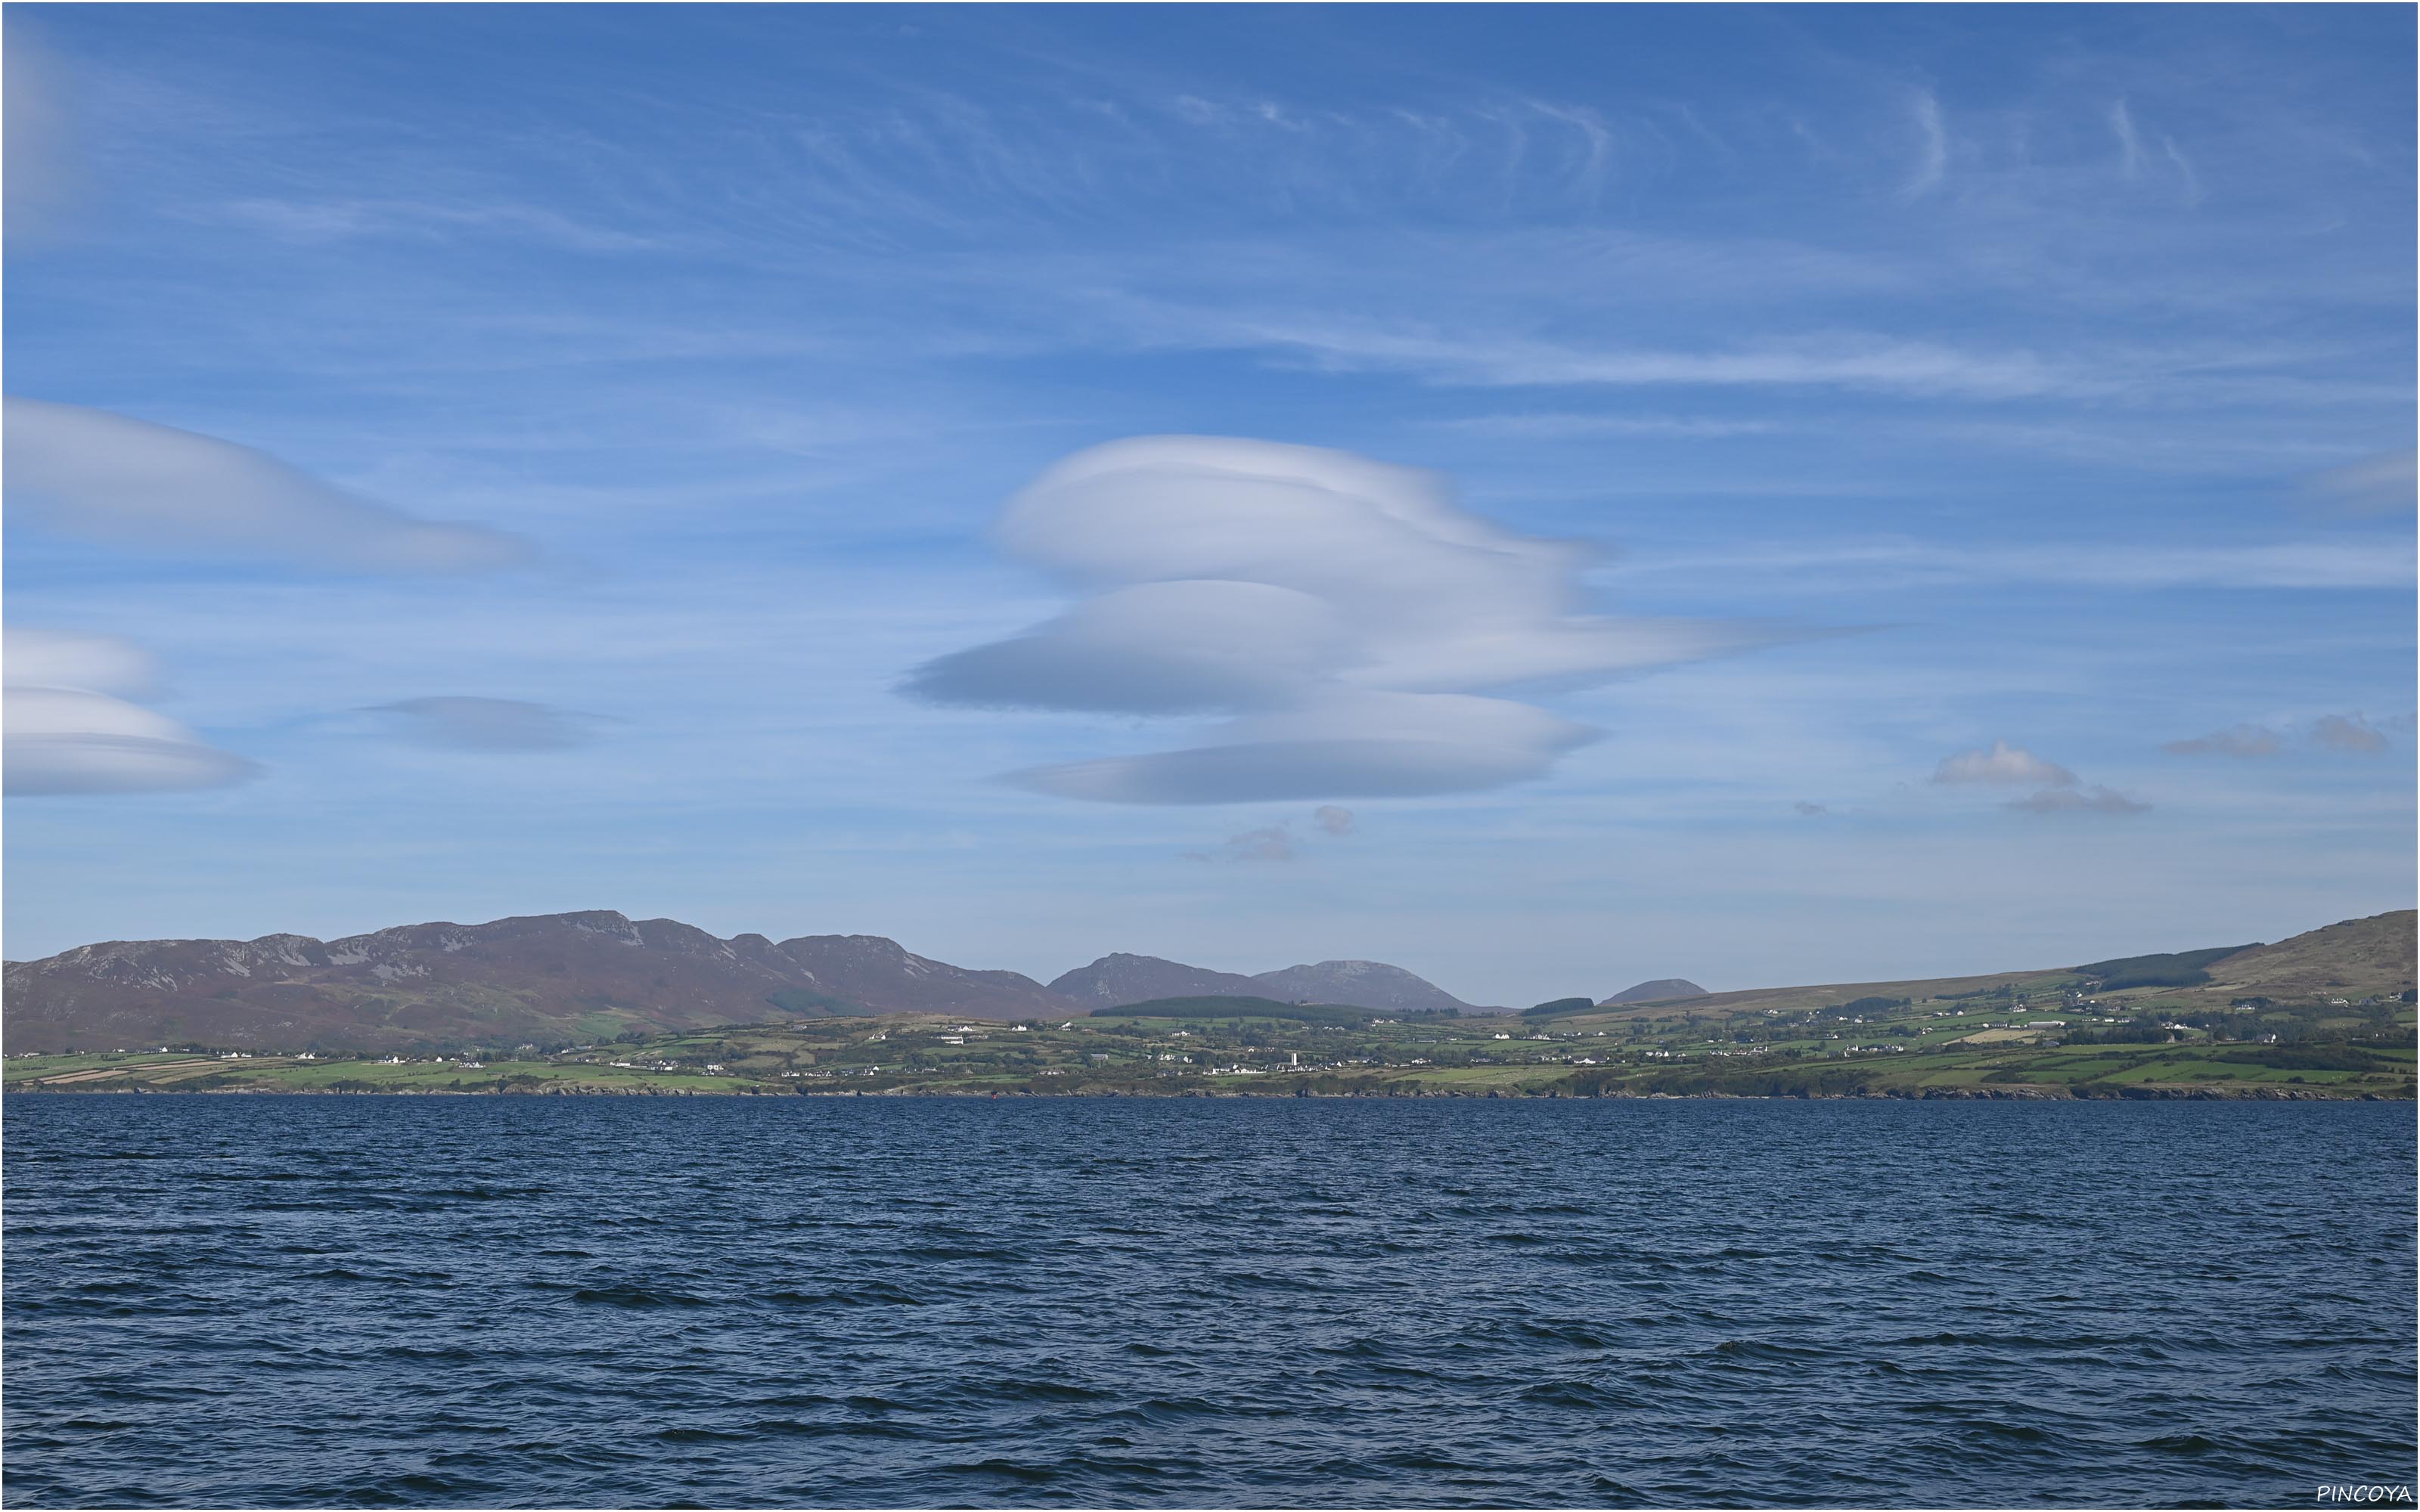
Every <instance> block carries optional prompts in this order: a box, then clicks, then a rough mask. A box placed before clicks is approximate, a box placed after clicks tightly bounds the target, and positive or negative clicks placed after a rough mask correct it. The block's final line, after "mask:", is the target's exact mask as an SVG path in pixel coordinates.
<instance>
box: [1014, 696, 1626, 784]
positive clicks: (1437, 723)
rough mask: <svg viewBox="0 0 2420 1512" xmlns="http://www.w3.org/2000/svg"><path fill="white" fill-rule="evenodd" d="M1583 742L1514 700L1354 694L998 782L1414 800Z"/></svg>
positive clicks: (1545, 765)
mask: <svg viewBox="0 0 2420 1512" xmlns="http://www.w3.org/2000/svg"><path fill="white" fill-rule="evenodd" d="M1595 738H1596V733H1595V732H1594V731H1591V730H1589V729H1587V728H1585V727H1584V726H1580V725H1575V724H1571V723H1568V722H1566V721H1564V720H1561V719H1558V718H1556V717H1554V716H1552V715H1550V714H1548V713H1546V712H1545V711H1544V709H1538V708H1533V707H1531V706H1530V705H1528V704H1526V703H1513V702H1507V701H1505V700H1501V699H1482V698H1472V697H1468V696H1466V695H1460V694H1451V693H1392V694H1368V693H1365V694H1357V695H1345V696H1342V697H1339V698H1336V699H1334V700H1332V701H1329V702H1323V703H1319V704H1314V705H1310V706H1306V707H1304V708H1300V709H1295V710H1289V711H1286V712H1284V713H1280V714H1269V715H1256V716H1252V717H1247V718H1243V719H1237V720H1233V721H1231V722H1230V723H1228V724H1226V725H1223V726H1220V727H1218V729H1216V730H1214V731H1213V732H1211V733H1210V737H1209V741H1208V743H1207V744H1204V745H1201V746H1195V747H1191V748H1186V749H1181V750H1171V751H1161V752H1156V753H1155V754H1151V755H1145V756H1120V757H1110V758H1108V759H1106V760H1101V761H1091V762H1070V763H1067V764H1062V765H1057V766H1039V767H1032V768H1029V769H1028V770H1026V771H1022V772H1013V773H1011V774H1009V780H1010V781H1012V782H1014V783H1016V785H1018V786H1020V787H1024V788H1028V789H1031V790H1032V791H1034V792H1036V793H1047V794H1051V795H1056V796H1059V797H1063V798H1084V799H1089V800H1091V801H1094V802H1096V803H1146V804H1162V803H1166V804H1176V803H1245V802H1252V801H1258V800H1264V799H1272V798H1324V797H1355V798H1381V797H1426V796H1431V795H1436V794H1441V793H1465V792H1470V791H1473V790H1476V789H1481V788H1492V787H1501V786H1503V785H1504V784H1506V783H1508V782H1518V781H1524V780H1527V779H1530V778H1536V777H1543V776H1544V775H1545V774H1546V772H1547V771H1548V770H1549V769H1550V768H1551V767H1552V766H1553V765H1554V763H1555V758H1557V757H1558V756H1560V755H1562V754H1563V753H1564V752H1566V751H1569V750H1573V749H1575V748H1578V747H1580V746H1584V745H1586V744H1588V743H1589V742H1590V740H1593V739H1595Z"/></svg>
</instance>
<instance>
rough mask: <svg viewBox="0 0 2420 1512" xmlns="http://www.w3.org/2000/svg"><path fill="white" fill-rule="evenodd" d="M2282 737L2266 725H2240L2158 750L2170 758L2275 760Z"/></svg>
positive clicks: (2173, 742) (2175, 742) (2280, 746)
mask: <svg viewBox="0 0 2420 1512" xmlns="http://www.w3.org/2000/svg"><path fill="white" fill-rule="evenodd" d="M2284 746H2285V737H2284V736H2282V735H2280V734H2279V733H2277V732H2276V731H2274V730H2272V729H2270V728H2269V727H2268V726H2266V725H2257V724H2239V725H2234V726H2232V727H2230V728H2228V729H2226V730H2213V731H2211V733H2209V734H2206V735H2195V737H2194V738H2193V739H2191V740H2171V741H2169V742H2167V743H2166V744H2165V745H2163V746H2162V747H2161V749H2162V750H2164V751H2166V752H2167V753H2168V754H2169V755H2171V756H2242V757H2246V758H2250V757H2259V756H2274V755H2276V754H2277V752H2278V751H2279V750H2280V749H2282V748H2284Z"/></svg>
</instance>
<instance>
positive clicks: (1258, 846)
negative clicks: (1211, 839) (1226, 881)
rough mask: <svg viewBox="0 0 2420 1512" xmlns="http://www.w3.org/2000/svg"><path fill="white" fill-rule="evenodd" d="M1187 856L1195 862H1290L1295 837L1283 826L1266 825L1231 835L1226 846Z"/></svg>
mask: <svg viewBox="0 0 2420 1512" xmlns="http://www.w3.org/2000/svg"><path fill="white" fill-rule="evenodd" d="M1185 855H1186V858H1187V860H1192V861H1291V860H1293V859H1294V836H1293V834H1292V833H1291V832H1289V831H1288V830H1287V828H1286V826H1285V825H1263V826H1262V827H1261V828H1259V829H1248V830H1245V831H1244V832H1243V833H1242V834H1240V835H1230V836H1228V837H1227V843H1226V844H1224V845H1222V846H1220V847H1219V848H1218V850H1216V851H1187V852H1186V853H1185Z"/></svg>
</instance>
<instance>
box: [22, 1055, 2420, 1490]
mask: <svg viewBox="0 0 2420 1512" xmlns="http://www.w3.org/2000/svg"><path fill="white" fill-rule="evenodd" d="M0 1122H5V1191H0V1199H4V1200H0V1263H5V1271H0V1333H5V1347H6V1348H5V1355H0V1372H4V1373H5V1387H6V1390H5V1396H0V1456H5V1459H0V1475H4V1476H5V1480H0V1498H5V1501H6V1503H7V1504H8V1505H10V1506H14V1507H50V1506H196V1505H198V1506H245V1507H252V1506H262V1507H281V1506H574V1507H585V1506H616V1507H628V1506H730V1507H754V1506H845V1507H891V1506H920V1507H954V1506H1048V1505H1078V1506H1100V1507H1187V1506H1200V1507H1226V1506H1254V1507H1292V1506H1303V1507H1328V1506H1353V1507H1391V1506H1403V1507H1413V1506H1420V1507H1426V1506H1507V1507H1579V1506H1802V1505H1821V1506H1902V1505H1923V1506H1968V1505H1983V1506H2060V1505H2092V1506H2128V1507H2131V1506H2152V1507H2174V1506H2246V1505H2250V1506H2311V1505H2314V1504H2318V1503H2319V1500H2320V1497H2321V1491H2320V1488H2327V1487H2334V1488H2350V1487H2411V1486H2413V1485H2415V1484H2420V1466H2415V1432H2414V1399H2415V1390H2420V1376H2415V1357H2414V1351H2415V1343H2414V1341H2415V1336H2420V1329H2415V1318H2414V1295H2415V1273H2414V1255H2413V1237H2414V1227H2415V1224H2414V1212H2413V1201H2414V1192H2415V1166H2414V1111H2413V1108H2412V1105H2411V1104H2409V1103H2401V1104H2396V1103H2219V1102H2168V1103H2021V1102H1994V1103H1910V1102H1868V1101H1841V1102H1761V1101H1688V1100H1673V1101H1662V1100H1657V1101H1637V1100H1601V1101H1599V1100H1586V1101H1578V1100H1574V1101H1540V1100H1520V1101H1513V1100H1495V1101H1487V1100H1476V1101H1470V1100H1465V1101H1447V1100H1435V1099H1423V1100H1369V1099H1358V1100H1353V1099H1339V1100H1321V1099H1294V1098H1272V1099H1185V1098H1176V1099H1161V1098H1148V1099H1147V1098H1116V1097H1098V1098H1094V1097H1064V1098H1001V1099H998V1100H991V1099H982V1100H974V1099H950V1098H891V1097H863V1098H857V1097H804V1096H800V1097H783V1098H737V1097H734V1098H713V1099H708V1098H655V1099H634V1098H578V1097H480V1098H473V1097H373V1096H357V1097H348V1096H228V1095H217V1096H211V1095H194V1096H172V1095H149V1096H127V1095H115V1096H99V1095H93V1096H69V1095H46V1094H17V1095H11V1096H9V1097H8V1098H7V1099H6V1100H5V1104H0ZM2369 1494H2373V1495H2376V1494H2385V1493H2380V1492H2372V1493H2369Z"/></svg>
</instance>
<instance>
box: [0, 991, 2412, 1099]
mask: <svg viewBox="0 0 2420 1512" xmlns="http://www.w3.org/2000/svg"><path fill="white" fill-rule="evenodd" d="M1885 985H1888V986H1894V987H1900V988H1903V989H1910V990H1903V991H1900V992H1896V993H1881V992H1852V993H1849V995H1847V996H1845V997H1842V996H1839V995H1838V994H1839V993H1840V992H1841V991H1842V990H1840V989H1834V990H1831V993H1832V995H1833V1000H1832V1001H1830V1002H1828V1003H1826V1002H1821V1001H1819V1002H1814V1003H1807V1002H1806V1001H1804V998H1805V997H1806V996H1807V995H1808V994H1809V993H1810V991H1811V992H1812V993H1813V995H1817V996H1822V995H1823V990H1807V989H1800V990H1797V996H1798V999H1799V1000H1798V1002H1797V1006H1792V1007H1782V1006H1778V1005H1777V1004H1776V1002H1775V998H1776V995H1770V994H1762V995H1750V994H1742V995H1733V997H1734V998H1735V999H1737V1000H1736V1001H1733V1002H1730V1003H1728V1004H1726V1003H1722V1002H1717V1001H1714V1000H1711V999H1703V998H1700V999H1687V1000H1683V1001H1679V1002H1674V1003H1665V1004H1651V1005H1646V1006H1644V1007H1635V1006H1627V1005H1626V1006H1625V1007H1624V1008H1622V1009H1621V1010H1620V1011H1592V1012H1590V1013H1586V1014H1556V1015H1552V1016H1546V1017H1537V1016H1532V1017H1526V1018H1525V1017H1493V1016H1491V1017H1471V1018H1460V1019H1457V1018H1450V1017H1433V1018H1406V1019H1404V1020H1401V1021H1398V1020H1395V1019H1392V1018H1388V1017H1383V1016H1378V1015H1373V1014H1371V1013H1369V1012H1367V1011H1361V1010H1353V1009H1342V1008H1337V1007H1335V1006H1333V1005H1284V1004H1276V1003H1266V1002H1259V1001H1251V1000H1227V1001H1225V1002H1221V1001H1220V1000H1217V999H1207V1000H1188V1001H1186V1002H1183V1003H1169V1004H1146V1005H1137V1007H1138V1008H1140V1009H1143V1010H1145V1011H1140V1012H1136V1011H1120V1012H1112V1013H1103V1014H1099V1015H1096V1016H1090V1017H1082V1018H1076V1019H1073V1020H1061V1021H1059V1022H1058V1023H1050V1022H1047V1021H1038V1020H1037V1021H1030V1022H1028V1023H1026V1024H1023V1025H1010V1024H1001V1023H989V1022H969V1021H962V1020H953V1019H947V1018H943V1017H940V1016H939V1015H933V1014H901V1015H890V1016H884V1017H850V1018H833V1017H821V1016H819V1017H815V1018H810V1019H802V1020H799V1021H796V1022H790V1023H783V1024H767V1025H754V1026H740V1027H734V1028H724V1029H714V1030H707V1031H703V1032H696V1033H689V1034H681V1035H657V1036H641V1035H636V1034H630V1035H627V1036H626V1037H625V1038H623V1039H619V1040H613V1041H603V1042H599V1043H593V1044H583V1045H572V1046H566V1047H562V1048H560V1049H557V1050H554V1051H551V1052H550V1053H543V1054H535V1053H532V1052H530V1051H528V1050H526V1049H524V1050H521V1051H519V1052H514V1053H505V1052H501V1051H500V1052H498V1053H496V1054H493V1055H489V1054H476V1053H474V1054H471V1055H467V1056H455V1057H443V1058H440V1057H423V1058H419V1059H409V1058H407V1059H404V1060H400V1061H397V1060H395V1059H392V1058H390V1057H351V1056H343V1055H332V1054H327V1053H321V1054H318V1055H316V1056H305V1055H303V1054H302V1053H300V1052H297V1053H294V1054H288V1055H269V1054H262V1055H257V1056H253V1057H240V1058H230V1057H225V1056H223V1055H220V1054H217V1053H213V1052H205V1051H201V1050H198V1049H195V1048H194V1047H185V1048H183V1049H181V1050H180V1049H178V1048H177V1047H171V1048H170V1049H169V1050H166V1051H153V1052H150V1053H145V1054H93V1055H69V1056H21V1057H10V1058H8V1060H7V1061H6V1062H5V1063H0V1072H5V1082H6V1086H7V1087H8V1088H9V1089H11V1090H14V1091H25V1092H34V1091H39V1092H43V1093H75V1092H126V1091H176V1092H287V1093H310V1092H373V1093H375V1092H389V1093H431V1094H461V1095H474V1094H483V1095H494V1094H513V1095H541V1096H542V1095H549V1094H581V1095H615V1094H619V1095H631V1096H734V1095H738V1096H764V1095H783V1096H787V1095H796V1094H801V1093H804V1094H827V1095H829V1094H840V1095H851V1094H854V1095H864V1094H887V1095H907V1094H914V1093H954V1094H959V1095H977V1096H982V1095H990V1094H998V1093H1008V1094H1037V1095H1053V1094H1078V1093H1120V1094H1129V1095H1195V1096H1200V1095H1208V1096H1263V1097H1264V1096H1278V1095H1303V1096H1449V1097H1488V1096H1496V1097H1504V1096H1523V1097H1528V1096H1555V1097H1590V1096H1599V1097H1602V1096H1612V1097H1625V1096H1629V1097H1636V1096H1655V1095H1665V1096H1714V1097H1876V1096H1882V1097H1935V1098H1937V1097H2080V1098H2097V1097H2177V1096H2228V1097H2297V1098H2342V1097H2368V1098H2409V1097H2412V1095H2413V1088H2414V1080H2415V1078H2414V1069H2413V1051H2412V1032H2413V1019H2412V1006H2411V1004H2410V1003H2409V1002H2407V1001H2405V1000H2404V997H2405V995H2401V994H2398V995H2394V996H2391V997H2389V996H2381V995H2377V994H2371V995H2367V996H2366V997H2365V998H2364V999H2362V1000H2360V1001H2357V1002H2356V1001H2347V1000H2344V999H2342V998H2340V997H2335V996H2310V997H2306V998H2304V999H2300V1000H2282V999H2275V998H2268V997H2263V998H2261V999H2259V1001H2258V1004H2257V1006H2238V1005H2235V1004H2230V1003H2222V1004H2219V1005H2218V1006H2216V1007H2213V1006H2212V1005H2211V1003H2210V1002H2209V1001H2207V1000H2204V1001H2200V1002H2196V1003H2193V1004H2188V1005H2178V1004H2175V1003H2173V1002H2171V1001H2169V1000H2168V998H2167V997H2166V996H2163V995H2162V992H2163V989H2160V988H2155V987H2151V986H2149V985H2148V984H2147V986H2146V987H2145V988H2144V989H2142V990H2140V991H2138V992H2135V993H2133V994H2106V995H2097V996H2091V997H2087V996H2085V995H2083V993H2082V992H2081V991H2080V990H2079V988H2078V986H2077V984H2076V980H2075V979H2074V978H2073V977H2072V975H2069V976H2065V977H2060V976H2052V977H2035V978H2028V979H2009V980H2002V981H1998V982H1995V983H1993V984H1992V985H1991V986H1990V987H1989V988H1987V989H1986V990H1985V992H1984V993H1983V994H1982V995H1977V994H1976V992H1975V990H1974V989H1973V987H1972V986H1971V980H1970V982H1968V983H1944V984H1941V986H1940V993H1941V995H1927V994H1926V993H1925V992H1924V990H1923V984H1885ZM2323 991H2324V989H2323ZM1155 1009H1156V1010H1157V1011H1151V1010H1155ZM1237 1010H1241V1011H1237ZM2178 1014H2181V1015H2183V1016H2182V1017H2173V1016H2171V1015H2178ZM2099 1041H2110V1042H2099Z"/></svg>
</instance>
